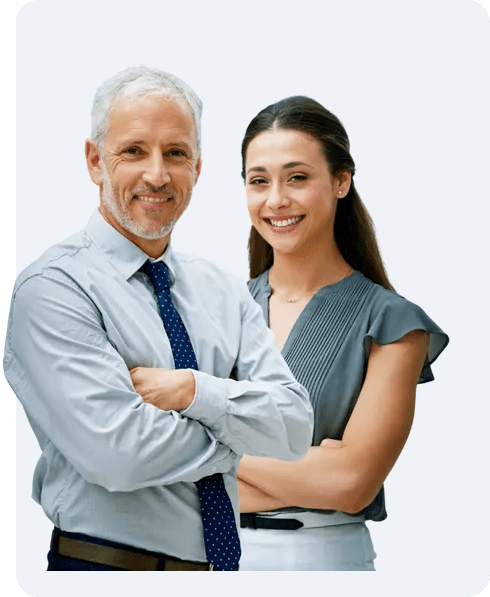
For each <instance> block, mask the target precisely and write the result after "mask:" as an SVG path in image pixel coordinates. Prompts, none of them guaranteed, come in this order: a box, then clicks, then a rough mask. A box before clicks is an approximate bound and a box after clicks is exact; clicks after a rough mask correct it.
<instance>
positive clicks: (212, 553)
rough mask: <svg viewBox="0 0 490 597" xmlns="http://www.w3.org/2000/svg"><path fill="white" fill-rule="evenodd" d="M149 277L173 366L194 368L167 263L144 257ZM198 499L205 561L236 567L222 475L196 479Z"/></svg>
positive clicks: (236, 542) (231, 516)
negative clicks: (173, 300)
mask: <svg viewBox="0 0 490 597" xmlns="http://www.w3.org/2000/svg"><path fill="white" fill-rule="evenodd" d="M140 269H141V271H142V272H144V273H145V274H147V275H148V276H149V277H150V280H151V281H152V283H153V287H154V289H155V292H156V295H157V302H158V308H159V310H160V315H161V317H162V320H163V325H164V326H165V330H166V332H167V336H168V339H169V341H170V346H171V347H172V353H173V355H174V361H175V368H176V369H197V368H198V367H197V359H196V354H195V352H194V349H193V348H192V344H191V341H190V338H189V334H188V333H187V330H186V328H185V325H184V322H183V321H182V319H181V317H180V315H179V312H178V311H177V309H176V308H175V306H174V304H173V302H172V297H171V295H170V282H169V277H168V267H167V266H166V265H165V263H164V262H163V261H156V262H154V263H151V262H150V261H146V262H145V263H144V264H143V266H142V267H141V268H140ZM196 486H197V493H198V495H199V499H200V502H201V516H202V524H203V532H204V545H205V547H206V557H207V558H208V561H209V562H210V563H211V564H213V566H214V567H215V568H216V569H218V570H223V571H225V570H236V569H237V566H238V561H239V560H240V555H241V549H240V540H239V538H238V532H237V528H236V522H235V515H234V513H233V508H232V505H231V501H230V498H229V496H228V494H227V492H226V488H225V485H224V482H223V475H222V474H221V473H216V474H215V475H211V476H209V477H204V478H203V479H200V480H199V481H197V482H196Z"/></svg>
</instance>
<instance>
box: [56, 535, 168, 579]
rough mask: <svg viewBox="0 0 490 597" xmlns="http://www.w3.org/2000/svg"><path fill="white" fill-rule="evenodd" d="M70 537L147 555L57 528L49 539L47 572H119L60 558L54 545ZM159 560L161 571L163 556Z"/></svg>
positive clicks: (136, 550) (119, 544)
mask: <svg viewBox="0 0 490 597" xmlns="http://www.w3.org/2000/svg"><path fill="white" fill-rule="evenodd" d="M60 536H62V537H70V538H72V539H79V540H81V541H88V542H90V543H98V544H99V545H107V546H109V547H119V548H121V549H129V550H131V551H134V552H136V553H149V552H147V551H145V550H144V549H137V548H135V547H130V546H128V545H124V544H122V543H116V542H114V541H107V540H105V539H99V538H98V537H91V536H89V535H83V534H82V533H68V532H66V531H61V530H60V529H58V528H57V527H55V528H54V531H53V534H52V537H51V549H50V550H49V553H48V571H49V570H113V571H117V572H121V569H120V568H112V567H111V566H104V565H103V564H95V563H93V562H85V561H83V560H76V559H74V558H67V557H65V556H61V555H59V554H57V553H56V545H57V541H58V537H60ZM154 555H159V557H160V559H161V568H159V569H161V570H163V568H164V565H165V556H163V555H160V554H154Z"/></svg>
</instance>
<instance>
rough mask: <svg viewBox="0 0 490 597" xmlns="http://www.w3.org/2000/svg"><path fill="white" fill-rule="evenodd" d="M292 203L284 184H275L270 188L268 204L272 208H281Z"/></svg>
mask: <svg viewBox="0 0 490 597" xmlns="http://www.w3.org/2000/svg"><path fill="white" fill-rule="evenodd" d="M290 203H291V201H290V199H289V197H288V194H287V191H286V189H284V188H283V187H282V185H278V184H274V185H271V186H270V188H269V192H268V195H267V201H266V205H267V207H269V208H270V209H280V208H281V207H287V206H288V205H289V204H290Z"/></svg>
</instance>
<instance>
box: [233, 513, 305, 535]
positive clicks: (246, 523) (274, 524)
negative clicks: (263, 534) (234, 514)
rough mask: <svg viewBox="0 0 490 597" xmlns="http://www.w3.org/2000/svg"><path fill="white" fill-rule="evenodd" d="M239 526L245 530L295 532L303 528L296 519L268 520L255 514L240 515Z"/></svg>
mask: <svg viewBox="0 0 490 597" xmlns="http://www.w3.org/2000/svg"><path fill="white" fill-rule="evenodd" d="M240 526H241V527H242V529H243V528H245V529H280V530H285V531H295V530H296V529H300V528H301V527H302V526H303V523H302V522H301V521H300V520H296V518H270V517H269V516H260V515H259V514H255V512H249V513H248V514H240Z"/></svg>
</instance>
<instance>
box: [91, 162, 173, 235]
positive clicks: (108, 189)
mask: <svg viewBox="0 0 490 597" xmlns="http://www.w3.org/2000/svg"><path fill="white" fill-rule="evenodd" d="M102 201H103V203H104V205H105V206H106V208H107V210H108V211H109V213H110V214H111V215H112V216H113V217H114V218H115V219H116V221H117V222H118V223H119V224H120V225H121V226H122V227H123V228H124V230H127V231H128V232H130V233H131V234H134V235H135V236H137V237H139V238H144V239H146V240H158V239H159V238H163V237H164V236H167V235H168V234H170V233H171V232H172V230H173V229H174V226H175V224H176V223H177V219H176V218H172V219H171V220H169V221H168V222H167V223H166V224H163V225H162V226H161V228H159V229H157V230H148V229H147V228H146V227H145V226H144V225H143V224H141V223H140V222H138V220H136V219H135V218H133V217H132V216H131V215H130V214H129V213H127V212H123V211H122V210H121V208H120V206H119V205H117V204H116V202H115V201H114V193H113V190H112V184H111V181H110V178H109V175H108V172H107V169H106V167H105V164H104V163H102Z"/></svg>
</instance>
